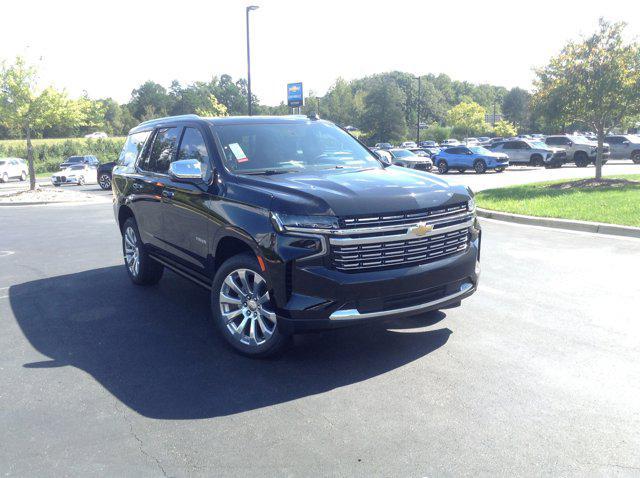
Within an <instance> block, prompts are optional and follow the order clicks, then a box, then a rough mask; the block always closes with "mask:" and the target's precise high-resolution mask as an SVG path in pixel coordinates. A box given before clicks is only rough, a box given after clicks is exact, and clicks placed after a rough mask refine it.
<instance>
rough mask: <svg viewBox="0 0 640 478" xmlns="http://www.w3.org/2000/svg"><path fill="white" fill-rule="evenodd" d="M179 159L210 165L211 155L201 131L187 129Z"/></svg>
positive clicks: (183, 136) (181, 144)
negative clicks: (194, 160)
mask: <svg viewBox="0 0 640 478" xmlns="http://www.w3.org/2000/svg"><path fill="white" fill-rule="evenodd" d="M178 159H197V160H198V161H200V162H201V163H205V164H208V163H209V153H208V152H207V147H206V145H205V144H204V138H203V137H202V133H200V131H198V130H197V129H195V128H185V130H184V134H183V135H182V141H181V142H180V149H179V150H178Z"/></svg>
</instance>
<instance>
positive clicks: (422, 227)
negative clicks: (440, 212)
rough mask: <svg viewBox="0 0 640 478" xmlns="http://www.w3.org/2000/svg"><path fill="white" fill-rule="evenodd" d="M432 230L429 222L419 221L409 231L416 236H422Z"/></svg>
mask: <svg viewBox="0 0 640 478" xmlns="http://www.w3.org/2000/svg"><path fill="white" fill-rule="evenodd" d="M431 231H433V226H432V225H431V224H425V223H424V222H421V223H419V224H418V225H416V227H414V228H413V229H411V232H412V233H413V234H415V235H416V236H424V235H425V234H426V233H427V232H431Z"/></svg>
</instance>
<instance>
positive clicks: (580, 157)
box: [574, 151, 589, 168]
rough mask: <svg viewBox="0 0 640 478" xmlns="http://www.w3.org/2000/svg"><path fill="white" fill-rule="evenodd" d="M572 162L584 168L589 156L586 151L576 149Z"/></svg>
mask: <svg viewBox="0 0 640 478" xmlns="http://www.w3.org/2000/svg"><path fill="white" fill-rule="evenodd" d="M574 162H575V163H576V166H578V167H579V168H586V167H587V166H589V157H588V156H587V153H584V152H582V151H578V152H577V153H576V154H575V156H574Z"/></svg>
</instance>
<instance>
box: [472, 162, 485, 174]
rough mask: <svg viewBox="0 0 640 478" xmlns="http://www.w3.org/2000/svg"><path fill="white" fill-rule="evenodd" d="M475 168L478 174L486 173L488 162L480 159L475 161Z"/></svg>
mask: <svg viewBox="0 0 640 478" xmlns="http://www.w3.org/2000/svg"><path fill="white" fill-rule="evenodd" d="M473 169H474V171H475V172H476V173H478V174H484V173H486V172H487V163H485V162H484V161H483V160H481V159H479V160H477V161H476V162H475V163H473Z"/></svg>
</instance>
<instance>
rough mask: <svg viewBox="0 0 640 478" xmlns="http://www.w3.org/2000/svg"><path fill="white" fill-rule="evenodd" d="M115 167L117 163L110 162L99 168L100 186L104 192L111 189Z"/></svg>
mask: <svg viewBox="0 0 640 478" xmlns="http://www.w3.org/2000/svg"><path fill="white" fill-rule="evenodd" d="M115 165H116V162H115V161H109V162H108V163H102V164H101V165H100V166H98V184H99V185H100V187H101V188H102V189H104V190H108V189H111V173H112V171H113V168H114V166H115Z"/></svg>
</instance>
